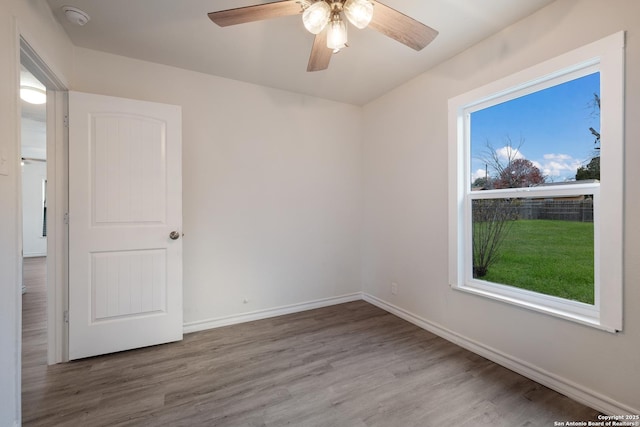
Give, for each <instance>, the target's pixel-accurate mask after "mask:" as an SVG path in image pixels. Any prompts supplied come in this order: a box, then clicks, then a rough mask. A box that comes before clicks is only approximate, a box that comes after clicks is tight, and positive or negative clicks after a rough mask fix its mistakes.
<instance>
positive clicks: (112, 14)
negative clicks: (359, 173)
mask: <svg viewBox="0 0 640 427" xmlns="http://www.w3.org/2000/svg"><path fill="white" fill-rule="evenodd" d="M47 1H48V3H49V5H50V7H51V9H52V10H53V12H54V14H55V16H56V17H57V18H58V20H59V21H60V22H61V23H62V25H63V26H64V28H65V30H66V31H67V33H68V34H69V37H70V38H71V40H72V42H73V43H74V44H75V45H76V46H81V47H86V48H89V49H95V50H100V51H104V52H110V53H114V54H118V55H123V56H128V57H132V58H138V59H142V60H146V61H151V62H157V63H161V64H167V65H172V66H176V67H180V68H185V69H189V70H194V71H199V72H202V73H207V74H212V75H216V76H221V77H227V78H231V79H235V80H241V81H245V82H250V83H255V84H259V85H263V86H269V87H273V88H278V89H284V90H289V91H293V92H298V93H303V94H308V95H314V96H318V97H322V98H327V99H332V100H336V101H341V102H346V103H350V104H356V105H363V104H365V103H367V102H369V101H371V100H373V99H375V98H377V97H379V96H380V95H382V94H384V93H385V92H387V91H389V90H391V89H393V88H394V87H397V86H399V85H401V84H402V83H404V82H406V81H408V80H410V79H412V78H413V77H416V76H417V75H419V74H421V73H423V72H424V71H426V70H428V69H429V68H431V67H433V66H434V65H436V64H438V63H440V62H442V61H444V60H446V59H448V58H450V57H452V56H453V55H455V54H457V53H459V52H461V51H463V50H465V49H466V48H468V47H470V46H472V45H473V44H475V43H477V42H479V41H480V40H482V39H484V38H486V37H488V36H490V35H491V34H494V33H496V32H497V31H499V30H500V29H502V28H504V27H506V26H508V25H510V24H512V23H514V22H516V21H518V20H520V19H522V18H524V17H526V16H528V15H530V14H531V13H533V12H535V11H536V10H538V9H540V8H541V7H543V6H545V5H547V4H549V3H551V2H552V1H553V0H384V3H385V4H386V5H388V6H390V7H393V8H395V9H397V10H399V11H400V12H402V13H404V14H406V15H409V16H411V17H413V18H414V19H417V20H418V21H421V22H423V23H425V24H427V25H429V26H430V27H433V28H435V29H436V30H438V31H439V32H440V34H439V35H438V37H437V38H436V39H435V41H434V42H433V43H431V44H430V45H429V46H427V47H426V48H425V49H423V50H422V51H420V52H416V51H414V50H412V49H410V48H408V47H406V46H404V45H402V44H400V43H398V42H396V41H394V40H392V39H390V38H388V37H385V36H383V35H382V34H380V33H378V32H376V31H374V30H372V29H364V30H358V29H356V28H355V27H352V26H351V27H350V28H349V46H350V47H349V48H348V49H345V50H344V51H343V52H341V53H339V54H337V55H334V56H333V57H332V59H331V65H330V67H329V69H328V70H326V71H318V72H314V73H307V72H306V68H307V61H308V59H309V53H310V51H311V45H312V43H313V35H312V34H310V33H308V32H307V31H306V30H305V29H304V27H303V25H302V21H301V18H300V17H298V16H289V17H283V18H276V19H272V20H269V21H262V22H254V23H247V24H241V25H237V26H233V27H226V28H220V27H218V26H217V25H215V24H214V23H212V22H211V21H210V20H209V18H208V17H207V13H208V12H213V11H218V10H224V9H230V8H235V7H242V6H249V5H252V4H258V3H268V1H264V0H216V1H213V0H188V1H177V0H109V1H105V0H47ZM63 5H73V6H76V7H78V8H80V9H82V10H84V11H85V12H87V13H88V14H89V15H90V17H91V21H90V22H89V23H88V24H87V25H85V26H84V27H77V26H74V25H72V24H71V23H69V22H68V21H67V20H66V19H64V15H63V13H62V11H61V9H60V7H61V6H63Z"/></svg>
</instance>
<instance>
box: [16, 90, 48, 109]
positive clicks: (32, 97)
mask: <svg viewBox="0 0 640 427" xmlns="http://www.w3.org/2000/svg"><path fill="white" fill-rule="evenodd" d="M20 99H22V100H23V101H25V102H28V103H29V104H35V105H41V104H44V103H45V102H47V92H45V91H44V90H42V89H40V88H39V87H33V86H20Z"/></svg>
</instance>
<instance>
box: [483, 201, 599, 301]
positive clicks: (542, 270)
mask: <svg viewBox="0 0 640 427" xmlns="http://www.w3.org/2000/svg"><path fill="white" fill-rule="evenodd" d="M472 230H473V244H472V246H473V256H472V259H473V276H474V278H476V279H480V280H484V281H488V282H492V283H498V284H502V285H508V286H513V287H517V288H521V289H527V290H530V291H534V292H538V293H542V294H546V295H552V296H556V297H560V298H565V299H569V300H574V301H580V302H583V303H586V304H594V240H593V239H594V237H593V236H594V231H593V230H594V226H593V199H592V198H591V196H589V195H587V196H578V197H571V198H568V197H556V198H546V199H537V198H512V199H508V198H504V199H480V200H479V199H476V200H473V201H472Z"/></svg>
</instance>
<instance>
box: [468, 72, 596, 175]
mask: <svg viewBox="0 0 640 427" xmlns="http://www.w3.org/2000/svg"><path fill="white" fill-rule="evenodd" d="M594 93H597V94H598V95H599V94H600V74H599V73H594V74H590V75H588V76H585V77H581V78H579V79H576V80H572V81H569V82H567V83H563V84H561V85H558V86H554V87H551V88H548V89H545V90H542V91H539V92H536V93H533V94H530V95H526V96H523V97H521V98H517V99H513V100H511V101H507V102H504V103H502V104H498V105H494V106H493V107H489V108H486V109H484V110H481V111H477V112H475V113H472V115H471V175H472V182H473V180H475V179H476V178H478V177H484V176H485V172H484V171H485V162H483V161H482V160H481V158H482V157H486V155H485V154H484V153H485V152H486V151H487V145H486V144H487V141H489V143H490V144H491V146H492V147H493V148H494V149H495V150H496V152H497V153H503V152H504V151H505V150H504V147H505V146H506V141H507V138H510V139H511V141H512V146H514V147H517V146H518V144H519V143H520V141H521V140H522V141H524V142H523V144H522V146H521V147H520V153H517V156H518V157H523V158H526V159H528V160H531V161H532V162H533V163H534V164H535V165H536V166H537V167H538V168H539V169H540V170H541V171H542V173H543V175H545V176H546V177H547V182H561V181H567V180H573V179H574V178H575V174H576V169H577V168H578V167H579V166H581V165H584V164H586V163H588V162H589V160H590V159H591V158H592V157H593V153H594V147H595V146H594V140H595V137H594V136H593V135H592V134H591V132H590V131H589V128H590V127H593V128H594V129H596V130H597V131H599V130H600V117H599V115H598V114H597V113H598V111H597V109H596V108H594V104H593V99H594V97H593V94H594ZM491 173H492V171H491V168H490V167H489V175H491Z"/></svg>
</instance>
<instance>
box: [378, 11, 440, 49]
mask: <svg viewBox="0 0 640 427" xmlns="http://www.w3.org/2000/svg"><path fill="white" fill-rule="evenodd" d="M369 27H370V28H373V29H374V30H376V31H379V32H381V33H382V34H384V35H386V36H389V37H391V38H392V39H394V40H397V41H399V42H400V43H402V44H405V45H407V46H409V47H410V48H412V49H415V50H422V49H423V48H424V47H425V46H426V45H428V44H429V43H431V42H432V41H433V39H435V38H436V36H437V35H438V32H437V31H436V30H434V29H433V28H431V27H429V26H427V25H424V24H423V23H422V22H418V21H416V20H415V19H413V18H411V17H409V16H407V15H405V14H403V13H401V12H398V11H397V10H395V9H393V8H390V7H389V6H387V5H385V4H382V3H380V2H379V1H376V2H375V3H374V8H373V19H372V20H371V23H370V24H369Z"/></svg>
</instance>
